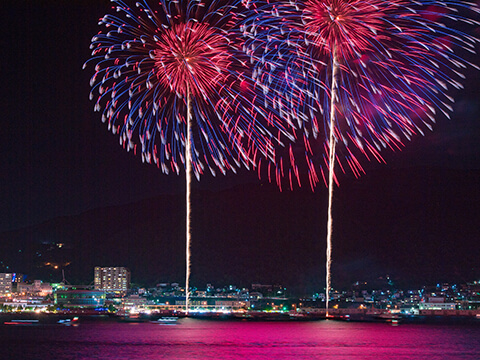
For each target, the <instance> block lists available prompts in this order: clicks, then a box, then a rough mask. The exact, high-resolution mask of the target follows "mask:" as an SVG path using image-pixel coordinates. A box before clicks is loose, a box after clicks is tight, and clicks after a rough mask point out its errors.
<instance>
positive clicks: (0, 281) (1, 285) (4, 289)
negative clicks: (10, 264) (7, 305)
mask: <svg viewBox="0 0 480 360" xmlns="http://www.w3.org/2000/svg"><path fill="white" fill-rule="evenodd" d="M14 275H15V274H12V273H0V296H1V295H8V294H11V292H12V281H13V279H14Z"/></svg>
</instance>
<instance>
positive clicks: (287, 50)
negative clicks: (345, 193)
mask: <svg viewBox="0 0 480 360" xmlns="http://www.w3.org/2000/svg"><path fill="white" fill-rule="evenodd" d="M247 5H248V6H249V8H250V9H252V10H253V11H255V12H256V14H255V15H254V16H251V17H250V19H249V21H248V22H247V24H246V25H245V26H244V27H243V30H244V32H243V34H244V37H245V38H246V39H247V40H246V45H245V46H246V49H247V50H246V51H247V53H248V54H249V55H250V57H251V62H252V63H253V65H254V67H255V74H256V78H255V81H256V82H257V83H259V84H262V85H263V86H264V87H265V88H266V89H268V90H269V91H271V92H272V98H273V99H275V101H276V102H275V103H273V106H275V107H281V108H282V110H283V111H284V112H285V113H286V114H287V117H288V121H290V122H291V123H292V124H295V126H296V127H297V128H302V130H303V131H302V132H298V133H297V134H296V137H297V142H296V144H295V145H292V146H291V147H290V151H289V153H288V154H285V152H284V153H283V159H279V158H277V160H276V162H275V164H276V165H277V168H276V172H277V173H278V174H283V177H287V178H288V179H289V180H288V181H289V182H290V187H293V186H294V184H295V183H298V184H299V185H300V184H301V183H302V182H303V181H304V180H305V179H301V174H302V172H303V171H304V172H306V173H308V179H309V183H310V186H311V187H312V189H313V188H314V187H315V186H316V184H317V183H319V182H321V181H322V178H323V182H324V183H325V184H327V183H328V180H327V176H326V174H325V172H326V171H328V169H329V151H330V141H329V135H330V128H331V124H330V122H331V121H330V116H331V114H332V107H333V110H334V114H335V118H336V119H335V124H334V127H333V128H332V131H333V132H334V135H335V139H336V155H335V159H336V161H337V163H338V164H339V165H340V167H341V170H342V171H344V172H345V171H346V170H347V169H351V171H352V172H353V174H354V175H355V176H359V175H360V174H361V173H362V172H363V168H362V165H361V163H362V158H364V159H367V160H371V159H376V160H378V161H383V160H382V156H381V151H382V150H383V149H386V148H388V149H392V150H395V149H401V148H402V147H403V146H404V145H403V144H404V142H405V140H410V139H411V138H412V137H413V136H415V135H417V134H420V135H423V134H424V131H425V130H426V129H432V125H433V123H435V119H436V118H437V117H438V115H439V114H440V115H441V116H444V117H449V116H450V114H451V112H452V111H453V108H452V104H453V98H452V91H451V90H453V91H456V90H457V89H461V88H462V81H463V79H464V78H465V76H464V73H465V71H466V69H467V68H468V66H472V67H474V68H477V69H478V67H477V65H475V64H471V63H469V62H468V61H466V60H464V59H463V58H462V56H463V55H465V54H467V56H468V54H469V53H474V52H475V47H476V44H477V43H478V40H477V39H476V38H475V37H473V36H471V35H468V33H467V32H468V31H470V30H472V27H473V26H478V21H476V18H478V14H479V10H478V7H477V6H476V5H475V4H473V3H468V2H453V1H452V2H448V1H424V0H422V1H412V0H390V1H385V0H322V1H320V0H308V1H295V0H291V1H276V2H274V3H271V4H263V5H262V4H260V3H258V2H252V3H248V4H247ZM334 59H336V61H335V62H334ZM334 64H336V65H334ZM334 66H338V73H337V76H338V79H337V80H338V81H337V83H338V91H337V94H336V96H335V97H333V102H332V93H333V90H332V83H333V82H334V79H333V73H334V71H332V69H333V67H334ZM273 94H275V95H273ZM278 154H279V153H278ZM278 154H277V156H278ZM279 166H281V168H278V167H279ZM272 168H273V167H272ZM325 170H326V171H325ZM292 177H293V178H294V179H295V178H296V181H295V180H294V181H292ZM279 179H280V180H281V179H282V177H281V176H277V177H276V180H277V182H278V181H279Z"/></svg>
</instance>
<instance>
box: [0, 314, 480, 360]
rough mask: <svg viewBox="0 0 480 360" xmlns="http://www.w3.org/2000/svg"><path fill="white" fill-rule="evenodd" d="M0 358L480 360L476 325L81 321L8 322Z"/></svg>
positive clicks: (1, 334) (1, 330) (0, 330)
mask: <svg viewBox="0 0 480 360" xmlns="http://www.w3.org/2000/svg"><path fill="white" fill-rule="evenodd" d="M0 346H1V348H0V359H41V360H47V359H128V360H130V359H399V360H402V359H469V360H470V359H471V360H479V359H480V323H479V324H470V325H451V324H450V325H446V324H399V325H397V326H393V325H392V324H389V323H353V322H337V321H331V320H329V321H325V320H324V321H312V322H248V321H209V320H196V319H180V320H179V321H178V322H177V323H175V324H156V323H119V322H114V321H81V322H80V323H79V325H78V326H65V325H60V324H49V325H34V326H19V325H0Z"/></svg>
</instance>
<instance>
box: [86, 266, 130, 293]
mask: <svg viewBox="0 0 480 360" xmlns="http://www.w3.org/2000/svg"><path fill="white" fill-rule="evenodd" d="M93 282H94V287H95V290H103V291H105V292H107V293H115V292H116V293H120V292H122V293H125V292H127V290H128V289H129V288H130V270H128V269H127V268H126V267H100V266H96V267H95V269H94V280H93Z"/></svg>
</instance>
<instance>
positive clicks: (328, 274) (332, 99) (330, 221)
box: [325, 45, 338, 317]
mask: <svg viewBox="0 0 480 360" xmlns="http://www.w3.org/2000/svg"><path fill="white" fill-rule="evenodd" d="M332 55H333V56H332V85H331V95H330V136H329V142H328V144H329V147H330V151H329V155H328V164H329V167H328V215H327V216H328V218H327V253H326V264H325V267H326V269H325V270H326V271H325V274H326V275H325V282H326V288H325V309H326V315H327V317H328V303H329V300H330V287H331V282H332V278H331V268H332V232H333V216H332V204H333V186H334V184H333V178H334V174H335V172H334V171H335V145H336V142H337V139H336V138H335V102H336V99H337V91H338V89H337V87H338V86H337V77H338V63H337V50H336V45H334V48H333V51H332Z"/></svg>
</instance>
